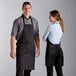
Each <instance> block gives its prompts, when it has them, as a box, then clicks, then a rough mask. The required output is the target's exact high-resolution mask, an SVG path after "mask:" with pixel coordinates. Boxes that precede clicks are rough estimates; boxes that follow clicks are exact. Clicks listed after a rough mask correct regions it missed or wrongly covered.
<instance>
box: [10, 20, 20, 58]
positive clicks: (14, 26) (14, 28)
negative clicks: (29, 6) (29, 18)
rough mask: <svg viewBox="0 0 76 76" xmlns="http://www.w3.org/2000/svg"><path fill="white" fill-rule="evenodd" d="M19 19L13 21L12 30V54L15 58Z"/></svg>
mask: <svg viewBox="0 0 76 76" xmlns="http://www.w3.org/2000/svg"><path fill="white" fill-rule="evenodd" d="M18 25H19V24H18V20H15V21H14V22H13V27H12V32H11V38H10V56H11V57H12V58H13V59H14V58H15V56H16V54H15V44H16V35H17V31H18Z"/></svg>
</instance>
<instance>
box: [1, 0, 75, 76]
mask: <svg viewBox="0 0 76 76" xmlns="http://www.w3.org/2000/svg"><path fill="white" fill-rule="evenodd" d="M24 1H26V0H0V76H15V71H16V70H15V66H16V65H15V63H16V62H15V60H13V59H11V58H10V57H9V51H10V45H9V44H10V40H9V39H10V32H11V28H12V22H13V20H14V19H15V18H17V17H18V16H20V15H21V13H22V10H21V5H22V3H23V2H24ZM28 1H31V3H32V6H33V9H32V15H33V16H34V17H36V18H37V19H38V20H39V28H40V39H41V55H40V57H39V58H36V65H35V66H36V70H35V71H32V76H46V68H45V65H44V60H45V48H46V45H45V44H46V43H45V42H44V41H43V40H42V35H43V33H44V31H45V29H46V27H47V26H48V25H49V20H48V13H49V11H50V10H52V9H57V10H59V11H60V13H61V16H62V18H63V19H64V21H65V33H64V35H63V38H62V48H63V52H64V57H65V66H64V67H63V71H64V76H75V75H76V72H75V71H76V65H75V64H76V59H75V57H76V46H75V45H76V40H75V39H76V34H75V32H76V7H75V5H76V0H28ZM54 75H56V72H55V70H54Z"/></svg>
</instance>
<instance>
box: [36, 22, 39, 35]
mask: <svg viewBox="0 0 76 76" xmlns="http://www.w3.org/2000/svg"><path fill="white" fill-rule="evenodd" d="M35 36H39V24H38V21H37V22H36V27H35Z"/></svg>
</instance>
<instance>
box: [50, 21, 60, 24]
mask: <svg viewBox="0 0 76 76" xmlns="http://www.w3.org/2000/svg"><path fill="white" fill-rule="evenodd" d="M53 23H56V24H59V21H55V22H51V24H53Z"/></svg>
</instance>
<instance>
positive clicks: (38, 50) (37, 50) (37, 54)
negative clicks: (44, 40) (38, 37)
mask: <svg viewBox="0 0 76 76" xmlns="http://www.w3.org/2000/svg"><path fill="white" fill-rule="evenodd" d="M39 55H40V49H39V48H36V57H38V56H39Z"/></svg>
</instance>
